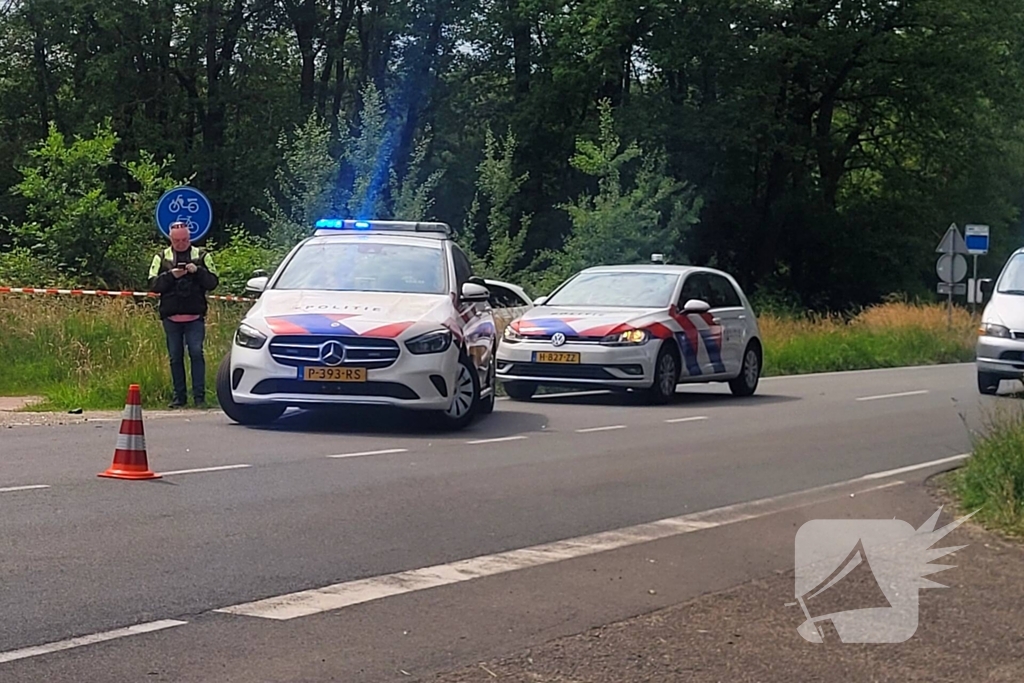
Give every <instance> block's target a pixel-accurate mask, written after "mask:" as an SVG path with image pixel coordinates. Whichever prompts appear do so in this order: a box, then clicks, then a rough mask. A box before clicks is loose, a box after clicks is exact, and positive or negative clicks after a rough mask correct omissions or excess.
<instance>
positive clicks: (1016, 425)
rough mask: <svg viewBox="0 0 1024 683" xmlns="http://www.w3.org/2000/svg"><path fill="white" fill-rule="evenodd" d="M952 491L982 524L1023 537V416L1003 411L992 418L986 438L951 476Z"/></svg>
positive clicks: (976, 445) (1020, 413) (975, 445)
mask: <svg viewBox="0 0 1024 683" xmlns="http://www.w3.org/2000/svg"><path fill="white" fill-rule="evenodd" d="M952 488H953V491H954V493H955V494H956V496H957V498H958V499H959V501H960V504H961V506H962V507H963V509H964V510H965V511H968V512H973V511H974V510H978V514H977V517H976V519H978V520H979V521H980V522H982V523H983V524H986V525H988V526H990V527H994V528H997V529H1000V530H1002V531H1004V532H1007V533H1010V534H1013V535H1022V534H1024V412H1022V411H1021V410H1020V409H1003V410H1000V411H997V412H995V413H994V414H992V415H991V416H990V417H989V419H988V425H987V430H986V434H985V435H984V436H983V437H982V438H979V439H976V441H975V444H974V452H973V454H972V455H971V457H970V458H968V459H967V461H966V462H965V463H964V466H963V467H962V468H961V469H960V470H958V471H957V472H956V473H955V474H954V475H953V476H952Z"/></svg>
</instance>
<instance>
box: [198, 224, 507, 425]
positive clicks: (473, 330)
mask: <svg viewBox="0 0 1024 683" xmlns="http://www.w3.org/2000/svg"><path fill="white" fill-rule="evenodd" d="M452 238H453V235H452V231H451V229H450V228H449V226H448V225H446V224H444V223H407V222H396V221H352V220H322V221H318V222H317V224H316V231H315V233H314V235H313V236H311V237H309V238H307V239H305V240H303V241H302V242H300V243H299V244H298V245H297V246H296V247H295V248H294V249H293V250H292V251H291V252H290V253H289V254H288V256H287V257H286V258H285V260H284V262H283V263H282V264H281V266H280V267H279V268H278V269H277V271H276V272H275V273H274V275H273V276H272V277H269V278H267V277H261V278H254V279H252V280H250V281H249V284H248V287H249V289H250V290H251V291H255V292H259V299H258V301H257V303H256V304H255V305H254V306H253V307H252V309H250V310H249V312H248V313H247V314H246V316H245V318H244V320H243V321H242V323H241V324H240V325H239V327H238V329H237V331H236V333H235V336H234V342H233V344H232V347H231V351H230V353H229V354H228V355H227V356H226V357H225V358H224V360H223V362H222V363H221V366H220V369H219V371H218V374H217V398H218V400H219V402H220V405H221V407H222V408H223V409H224V412H225V413H226V414H227V415H228V417H229V418H231V419H232V420H234V421H236V422H239V423H242V424H261V423H268V422H271V421H273V420H276V419H277V418H278V417H280V416H281V415H282V413H284V411H285V410H286V409H287V408H288V407H290V406H293V407H300V408H302V407H315V406H324V405H339V404H365V405H381V406H398V407H401V408H409V409H415V410H429V411H436V412H437V414H438V416H439V418H440V420H441V421H442V423H444V424H446V425H447V426H449V427H451V428H456V429H457V428H462V427H464V426H466V425H467V424H469V422H470V421H472V419H473V417H474V415H476V414H484V413H489V412H491V411H492V410H493V409H494V399H495V380H494V375H495V365H494V351H495V348H496V345H497V339H496V330H495V325H494V317H493V314H492V310H491V307H490V305H489V304H488V297H489V292H488V290H487V288H486V287H484V286H483V284H482V282H483V281H482V280H480V279H479V278H476V277H474V276H473V272H472V267H471V264H470V260H469V259H468V258H467V256H466V254H465V253H464V252H463V251H462V250H461V249H460V248H459V246H458V245H457V244H456V243H455V242H454V240H453V239H452Z"/></svg>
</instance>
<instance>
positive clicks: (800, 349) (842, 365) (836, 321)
mask: <svg viewBox="0 0 1024 683" xmlns="http://www.w3.org/2000/svg"><path fill="white" fill-rule="evenodd" d="M758 324H759V325H760V327H761V336H762V337H763V338H764V343H765V362H764V364H765V373H766V374H769V375H778V374H801V373H809V372H832V371H841V370H866V369H871V368H888V367H901V366H907V365H922V364H932V363H956V362H966V361H971V360H974V343H975V340H976V338H977V337H976V336H975V328H976V325H975V321H974V319H973V318H972V316H971V314H970V313H969V312H967V311H964V310H963V309H959V308H954V310H953V317H952V326H951V327H947V313H946V308H945V307H944V306H941V305H935V304H916V303H908V302H900V301H897V302H889V303H884V304H880V305H878V306H873V307H871V308H867V309H865V310H863V311H862V312H860V313H859V314H857V315H855V316H852V317H850V318H843V317H840V316H836V315H831V316H824V315H805V316H775V315H765V316H761V317H759V318H758Z"/></svg>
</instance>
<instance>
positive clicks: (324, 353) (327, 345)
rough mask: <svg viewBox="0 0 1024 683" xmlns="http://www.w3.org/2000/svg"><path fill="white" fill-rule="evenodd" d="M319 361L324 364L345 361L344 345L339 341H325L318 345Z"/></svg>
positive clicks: (339, 363)
mask: <svg viewBox="0 0 1024 683" xmlns="http://www.w3.org/2000/svg"><path fill="white" fill-rule="evenodd" d="M320 362H321V363H323V364H324V365H331V366H335V365H341V364H342V363H344V362H345V347H344V346H342V344H341V342H337V341H333V340H332V341H327V342H324V343H323V344H321V345H320Z"/></svg>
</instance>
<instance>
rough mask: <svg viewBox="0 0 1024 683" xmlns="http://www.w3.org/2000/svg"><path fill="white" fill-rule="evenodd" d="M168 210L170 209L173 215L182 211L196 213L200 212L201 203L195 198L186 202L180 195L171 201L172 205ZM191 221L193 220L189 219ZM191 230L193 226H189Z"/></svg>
mask: <svg viewBox="0 0 1024 683" xmlns="http://www.w3.org/2000/svg"><path fill="white" fill-rule="evenodd" d="M167 208H169V209H170V210H171V212H172V213H177V212H179V211H181V210H182V209H184V210H186V211H188V212H189V213H196V212H198V211H199V202H197V201H196V200H195V198H193V199H189V200H186V199H185V198H184V197H182V196H181V195H178V196H177V197H175V198H174V199H172V200H171V204H170V206H168V207H167ZM179 220H180V219H179ZM189 221H191V219H189ZM191 229H192V225H189V230H191Z"/></svg>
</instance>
